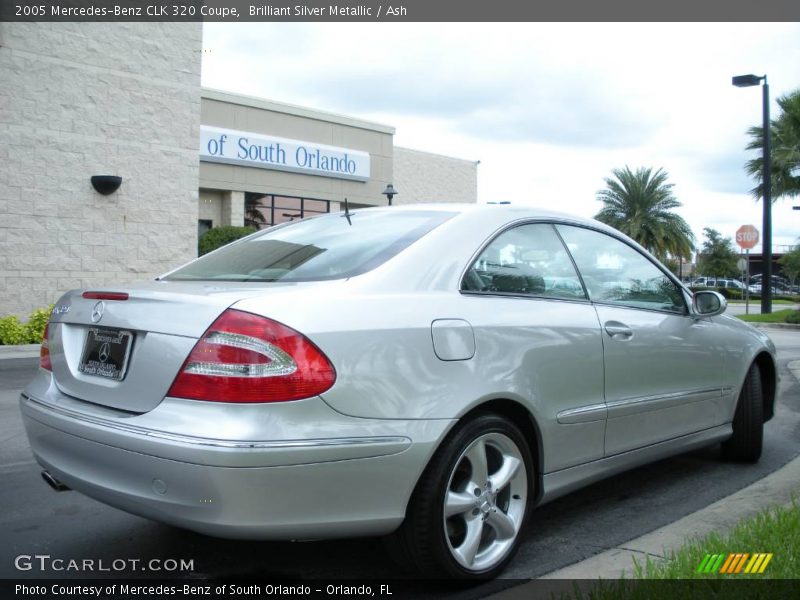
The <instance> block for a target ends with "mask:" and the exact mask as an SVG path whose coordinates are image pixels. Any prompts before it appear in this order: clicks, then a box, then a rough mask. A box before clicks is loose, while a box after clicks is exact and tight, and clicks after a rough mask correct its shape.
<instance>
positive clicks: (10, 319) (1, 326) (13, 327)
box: [0, 315, 28, 346]
mask: <svg viewBox="0 0 800 600" xmlns="http://www.w3.org/2000/svg"><path fill="white" fill-rule="evenodd" d="M27 341H28V332H27V331H26V329H25V325H23V324H22V323H20V321H19V319H18V318H17V317H16V315H9V316H7V317H3V318H2V319H0V344H3V345H5V346H15V345H17V344H24V343H25V342H27Z"/></svg>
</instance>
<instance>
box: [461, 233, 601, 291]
mask: <svg viewBox="0 0 800 600" xmlns="http://www.w3.org/2000/svg"><path fill="white" fill-rule="evenodd" d="M461 289H462V291H465V292H478V293H480V292H485V293H489V294H498V293H499V294H514V295H524V296H543V297H548V298H570V299H581V300H585V299H586V294H585V292H584V290H583V286H582V285H581V281H580V279H579V278H578V274H577V273H576V272H575V267H574V266H573V264H572V261H571V260H570V258H569V255H568V254H567V251H566V248H564V244H562V243H561V240H560V239H558V236H557V235H556V232H555V230H554V229H553V226H552V225H550V224H548V223H534V224H530V225H520V226H518V227H514V228H513V229H509V230H508V231H504V232H503V233H501V234H500V235H498V236H497V237H496V238H495V239H494V240H493V241H492V242H491V243H490V244H489V245H488V246H487V247H486V249H485V250H484V251H483V252H482V253H481V255H480V256H479V257H478V260H476V261H475V263H474V264H473V265H472V266H471V267H470V269H469V271H467V274H466V275H465V276H464V281H463V282H462V284H461Z"/></svg>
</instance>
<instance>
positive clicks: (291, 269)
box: [163, 210, 455, 281]
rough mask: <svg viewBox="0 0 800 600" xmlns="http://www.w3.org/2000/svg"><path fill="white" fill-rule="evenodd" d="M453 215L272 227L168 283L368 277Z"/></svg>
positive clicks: (353, 216)
mask: <svg viewBox="0 0 800 600" xmlns="http://www.w3.org/2000/svg"><path fill="white" fill-rule="evenodd" d="M454 214H455V213H451V212H440V211H430V210H427V211H426V210H419V211H400V210H385V211H374V212H372V211H363V212H362V211H355V212H351V213H350V219H349V222H348V219H347V217H345V216H344V215H343V214H333V215H325V216H323V217H315V218H312V219H306V220H303V221H296V222H294V223H290V224H288V225H281V226H278V227H272V228H270V229H267V230H265V231H263V232H259V233H256V234H253V235H251V236H248V237H247V238H244V239H243V240H240V241H237V242H234V243H232V244H230V245H228V246H225V247H223V248H220V249H219V250H217V251H216V252H212V253H211V254H207V255H205V256H203V257H201V258H198V259H197V260H195V261H193V262H191V263H189V264H188V265H186V266H184V267H181V268H180V269H177V270H175V271H173V272H172V273H170V274H168V275H167V276H166V277H164V278H163V279H164V280H166V281H322V280H326V279H344V278H347V277H353V276H355V275H360V274H362V273H366V272H367V271H370V270H372V269H374V268H375V267H377V266H378V265H381V264H383V263H384V262H386V261H387V260H389V259H390V258H391V257H393V256H395V255H396V254H398V253H400V252H402V251H403V250H404V249H405V248H407V247H408V246H410V245H411V244H413V243H414V242H415V241H417V240H418V239H419V238H421V237H422V236H424V235H425V234H426V233H429V232H430V231H432V230H433V229H435V228H436V227H438V226H439V225H441V224H442V223H443V222H445V221H447V220H448V219H449V218H451V217H452V216H453V215H454Z"/></svg>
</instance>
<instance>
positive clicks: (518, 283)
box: [461, 223, 606, 473]
mask: <svg viewBox="0 0 800 600" xmlns="http://www.w3.org/2000/svg"><path fill="white" fill-rule="evenodd" d="M461 293H462V294H463V295H464V307H463V313H462V314H463V315H465V316H466V318H468V319H469V322H470V323H471V324H472V326H473V328H474V330H475V339H476V345H477V349H476V355H478V356H480V363H481V365H483V369H484V371H483V378H484V382H483V383H482V384H481V386H480V388H481V389H479V390H476V391H477V393H479V394H480V395H483V396H484V397H490V396H494V397H509V396H508V394H509V393H511V394H512V396H511V397H521V398H525V402H526V404H527V405H528V408H529V409H530V410H531V411H532V412H533V414H534V417H535V419H536V423H537V426H538V429H539V433H540V434H541V437H542V439H541V443H542V447H543V448H546V449H547V451H546V452H544V455H543V457H542V458H543V470H544V472H545V473H549V472H552V471H556V470H559V469H563V468H567V467H571V466H574V465H577V464H581V463H586V462H590V461H592V460H597V459H600V458H602V457H603V446H604V443H605V418H606V411H605V404H604V402H603V342H602V334H601V331H600V326H599V324H598V322H597V316H596V314H595V311H594V308H593V307H592V305H591V303H590V302H589V299H588V297H587V295H586V292H585V290H584V288H583V285H582V284H581V281H580V278H579V277H578V274H577V272H576V270H575V266H574V265H573V263H572V261H571V259H570V257H569V253H568V252H567V251H566V248H565V247H564V245H563V244H562V243H561V240H560V239H559V237H558V235H557V234H556V232H555V229H554V227H553V225H552V224H550V223H524V224H520V225H516V226H513V227H511V228H508V229H506V230H505V231H503V232H501V233H499V234H498V235H497V236H496V237H495V238H494V239H493V240H491V241H490V242H489V243H488V244H487V245H486V246H485V247H484V248H483V249H482V250H481V251H480V252H479V254H478V257H477V258H476V259H475V261H474V262H473V263H472V265H471V266H470V268H469V269H468V270H467V272H466V273H465V275H464V278H463V283H462V286H461Z"/></svg>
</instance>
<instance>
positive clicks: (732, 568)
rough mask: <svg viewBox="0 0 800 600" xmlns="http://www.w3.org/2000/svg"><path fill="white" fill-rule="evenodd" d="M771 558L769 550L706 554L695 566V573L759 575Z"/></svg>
mask: <svg viewBox="0 0 800 600" xmlns="http://www.w3.org/2000/svg"><path fill="white" fill-rule="evenodd" d="M771 560H772V553H771V552H769V553H765V552H756V553H752V554H749V553H746V552H732V553H729V554H706V555H705V557H704V558H703V560H702V561H700V564H699V565H698V566H697V573H720V574H723V575H738V574H739V573H750V574H759V575H761V574H762V573H763V572H764V570H765V569H766V568H767V565H768V564H769V561H771Z"/></svg>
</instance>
